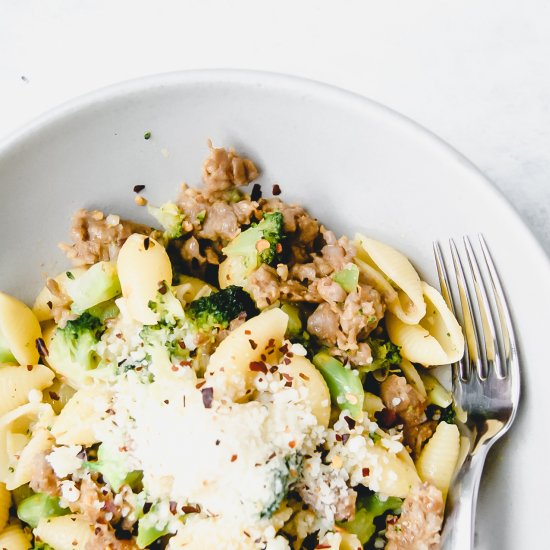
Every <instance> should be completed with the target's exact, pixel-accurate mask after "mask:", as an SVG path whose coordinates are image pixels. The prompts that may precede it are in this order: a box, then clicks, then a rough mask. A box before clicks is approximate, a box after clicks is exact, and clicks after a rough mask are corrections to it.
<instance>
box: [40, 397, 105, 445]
mask: <svg viewBox="0 0 550 550" xmlns="http://www.w3.org/2000/svg"><path fill="white" fill-rule="evenodd" d="M100 402H101V395H100V394H99V392H98V390H97V389H95V388H93V387H91V388H84V389H80V390H78V391H77V392H76V393H75V394H74V395H73V396H72V397H71V399H70V400H69V401H68V403H67V405H65V408H64V409H63V410H62V411H61V413H60V414H59V416H58V417H56V419H55V421H54V422H53V424H52V428H51V434H52V435H53V436H54V437H55V440H56V442H57V443H58V444H59V445H85V446H91V445H93V444H94V443H97V441H98V439H97V438H96V436H95V434H94V430H93V426H94V424H96V423H98V422H99V421H100V420H101V417H102V413H101V411H100V410H99V407H98V406H96V405H98V404H99V403H100ZM105 408H106V407H104V409H105Z"/></svg>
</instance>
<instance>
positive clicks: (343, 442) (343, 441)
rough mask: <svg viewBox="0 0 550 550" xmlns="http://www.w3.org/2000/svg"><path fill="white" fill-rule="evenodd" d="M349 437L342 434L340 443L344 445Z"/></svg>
mask: <svg viewBox="0 0 550 550" xmlns="http://www.w3.org/2000/svg"><path fill="white" fill-rule="evenodd" d="M349 438H350V435H349V434H342V445H345V444H346V443H347V442H348V439H349Z"/></svg>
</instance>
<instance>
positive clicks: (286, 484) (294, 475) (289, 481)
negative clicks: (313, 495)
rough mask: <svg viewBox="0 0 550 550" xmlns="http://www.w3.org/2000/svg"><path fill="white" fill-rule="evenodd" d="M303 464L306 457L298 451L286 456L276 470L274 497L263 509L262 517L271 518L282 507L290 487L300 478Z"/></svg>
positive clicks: (273, 482)
mask: <svg viewBox="0 0 550 550" xmlns="http://www.w3.org/2000/svg"><path fill="white" fill-rule="evenodd" d="M303 464H304V457H303V456H302V455H301V454H297V453H296V454H292V455H288V456H287V457H285V459H284V462H283V463H282V465H281V467H280V468H278V469H276V470H275V472H274V475H273V480H272V488H273V499H272V500H271V501H270V502H269V504H267V506H265V507H264V509H263V510H262V512H261V514H260V517H261V518H262V519H265V518H270V517H271V516H273V514H274V513H275V512H276V511H277V510H278V509H279V508H280V506H281V503H282V502H283V500H284V499H285V497H286V495H287V494H288V491H289V489H290V487H291V486H292V485H293V484H294V483H295V482H296V481H298V479H299V478H300V475H301V474H302V468H303Z"/></svg>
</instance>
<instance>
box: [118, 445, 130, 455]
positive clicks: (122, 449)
mask: <svg viewBox="0 0 550 550" xmlns="http://www.w3.org/2000/svg"><path fill="white" fill-rule="evenodd" d="M118 450H119V451H120V452H121V453H126V452H128V447H126V445H122V447H119V448H118Z"/></svg>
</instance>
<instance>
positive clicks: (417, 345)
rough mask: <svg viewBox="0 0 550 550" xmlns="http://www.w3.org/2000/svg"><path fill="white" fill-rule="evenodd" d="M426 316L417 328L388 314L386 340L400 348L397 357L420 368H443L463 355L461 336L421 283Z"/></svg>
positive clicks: (438, 299) (446, 310)
mask: <svg viewBox="0 0 550 550" xmlns="http://www.w3.org/2000/svg"><path fill="white" fill-rule="evenodd" d="M422 291H423V293H424V298H425V300H426V307H427V309H426V314H425V315H424V317H423V318H422V319H421V320H420V323H419V324H417V325H407V324H405V323H403V321H401V320H400V319H398V318H397V317H396V316H395V315H392V314H391V313H389V314H388V315H387V318H386V328H387V330H388V334H389V336H390V339H391V340H392V341H393V342H394V343H395V344H397V345H398V346H401V354H402V355H403V357H405V358H407V359H409V361H412V362H413V363H420V364H421V365H424V366H435V365H446V364H448V363H454V362H455V361H458V360H459V359H460V358H461V357H462V355H463V353H464V336H463V335H462V330H461V328H460V325H459V324H458V322H457V320H456V319H455V317H454V315H453V314H452V313H451V311H450V310H449V308H448V307H447V304H446V303H445V300H443V297H442V296H441V294H439V292H438V291H437V290H436V289H435V288H433V287H431V286H429V285H428V284H427V283H424V282H422Z"/></svg>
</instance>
